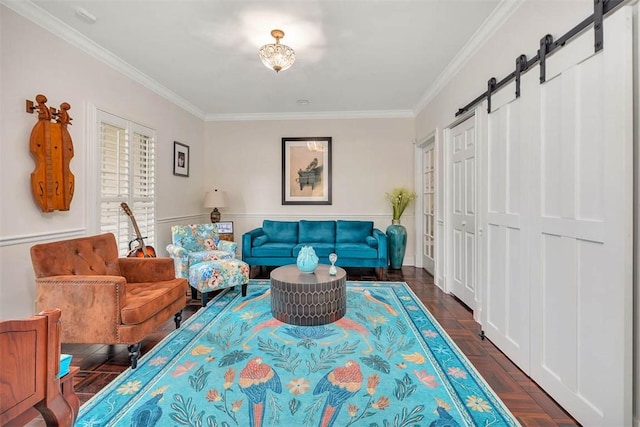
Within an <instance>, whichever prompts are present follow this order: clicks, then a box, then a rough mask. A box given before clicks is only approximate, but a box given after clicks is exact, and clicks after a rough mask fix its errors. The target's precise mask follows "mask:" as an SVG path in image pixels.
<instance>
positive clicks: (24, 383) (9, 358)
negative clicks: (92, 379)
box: [0, 309, 80, 427]
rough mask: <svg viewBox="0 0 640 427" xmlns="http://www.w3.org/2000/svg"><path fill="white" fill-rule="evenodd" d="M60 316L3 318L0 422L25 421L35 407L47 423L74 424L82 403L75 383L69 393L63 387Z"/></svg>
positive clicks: (45, 313)
mask: <svg viewBox="0 0 640 427" xmlns="http://www.w3.org/2000/svg"><path fill="white" fill-rule="evenodd" d="M60 316H61V312H60V310H59V309H51V310H46V311H43V312H41V313H40V314H38V315H36V316H32V317H29V318H26V319H18V320H5V321H2V322H0V360H1V361H2V369H0V425H2V426H5V425H24V423H25V422H26V421H28V420H30V419H31V417H32V416H33V415H35V414H37V413H35V414H33V415H29V412H30V411H31V412H33V411H32V408H35V409H37V410H38V412H40V414H41V415H42V417H43V418H44V421H45V423H46V425H47V426H64V427H69V426H73V422H74V420H75V418H76V415H77V413H78V408H79V406H80V403H79V400H78V398H77V396H76V395H75V393H74V392H73V384H71V385H70V386H69V389H68V391H67V393H66V394H67V396H66V397H65V396H64V395H63V394H62V392H61V388H60V379H59V378H58V374H59V372H60ZM25 415H26V417H25Z"/></svg>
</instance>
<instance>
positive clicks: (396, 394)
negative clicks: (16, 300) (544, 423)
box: [76, 280, 518, 427]
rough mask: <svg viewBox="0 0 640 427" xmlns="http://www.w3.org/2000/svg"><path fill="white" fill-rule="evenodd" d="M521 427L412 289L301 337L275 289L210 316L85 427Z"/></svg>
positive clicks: (226, 304)
mask: <svg viewBox="0 0 640 427" xmlns="http://www.w3.org/2000/svg"><path fill="white" fill-rule="evenodd" d="M263 425H264V426H292V427H294V426H295V427H299V426H305V427H306V426H340V427H343V426H370V427H374V426H380V427H383V426H384V427H386V426H434V427H435V426H452V427H453V426H505V425H508V426H513V425H518V422H517V421H516V419H515V418H514V417H513V415H512V414H511V413H510V412H509V411H508V410H507V409H506V408H505V406H504V405H503V403H502V402H501V401H500V400H499V399H498V397H497V396H496V395H495V394H494V393H493V391H492V390H491V389H490V388H489V386H488V385H487V384H486V383H485V381H484V380H483V379H482V378H481V377H480V375H479V374H478V373H477V372H476V370H475V369H474V368H473V366H472V365H471V363H470V362H469V361H468V360H467V359H466V357H465V356H464V355H463V354H462V353H461V352H460V350H459V349H458V348H457V347H456V346H455V344H454V343H453V342H452V341H451V339H450V338H449V336H448V335H447V334H446V333H445V332H444V330H443V329H442V328H441V327H440V325H438V323H437V322H436V321H435V319H434V318H433V317H432V315H431V314H430V313H429V312H428V311H427V309H426V308H425V307H424V305H423V304H422V303H421V302H420V300H419V299H418V298H417V297H416V295H415V294H414V293H413V292H412V291H411V289H410V288H409V287H408V286H407V285H406V284H405V283H393V282H347V315H346V316H345V317H344V318H342V319H341V320H339V321H338V322H335V323H332V324H329V325H324V326H307V327H302V326H293V325H287V324H284V323H282V322H280V321H278V320H276V319H274V318H273V317H272V315H271V311H270V292H269V281H268V280H252V281H251V283H250V284H249V294H248V295H247V297H246V298H242V297H241V296H240V294H239V292H238V289H236V290H234V291H227V292H224V293H222V294H219V295H218V296H217V297H216V298H214V299H213V300H212V301H210V302H209V305H208V306H207V307H206V308H204V309H201V310H199V311H198V312H197V313H195V314H194V315H193V316H192V317H191V318H189V319H188V320H187V321H186V322H185V323H184V324H183V326H182V327H181V328H180V329H178V330H176V331H174V332H172V333H171V334H170V335H168V336H167V337H166V338H165V339H164V340H163V341H161V342H160V343H158V344H157V345H156V346H155V347H154V348H153V350H152V351H151V352H149V353H148V354H146V355H145V356H144V357H143V358H142V359H141V360H140V362H139V364H138V368H137V369H135V370H131V369H128V370H127V371H125V372H123V373H122V374H121V375H120V376H119V377H118V378H117V379H116V380H115V381H113V382H112V383H111V384H109V385H108V386H107V387H106V388H104V389H103V390H102V391H101V392H100V393H98V394H97V395H96V396H94V397H93V398H92V399H91V400H89V401H88V402H87V403H85V404H84V405H83V406H82V407H81V409H80V413H79V416H78V420H77V422H76V426H80V427H85V426H92V427H95V426H136V427H138V426H196V427H199V426H208V427H215V426H220V427H223V426H241V427H245V426H263Z"/></svg>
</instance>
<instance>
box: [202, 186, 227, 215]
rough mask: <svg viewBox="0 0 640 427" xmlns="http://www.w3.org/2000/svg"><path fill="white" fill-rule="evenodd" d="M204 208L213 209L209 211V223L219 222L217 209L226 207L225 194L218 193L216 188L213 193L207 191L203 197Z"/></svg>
mask: <svg viewBox="0 0 640 427" xmlns="http://www.w3.org/2000/svg"><path fill="white" fill-rule="evenodd" d="M204 207H205V208H213V210H212V211H211V222H219V221H220V211H219V210H218V208H226V207H227V193H225V192H224V191H218V189H217V188H216V189H215V190H213V191H207V194H206V195H205V196H204Z"/></svg>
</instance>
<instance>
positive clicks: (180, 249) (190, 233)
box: [167, 224, 238, 279]
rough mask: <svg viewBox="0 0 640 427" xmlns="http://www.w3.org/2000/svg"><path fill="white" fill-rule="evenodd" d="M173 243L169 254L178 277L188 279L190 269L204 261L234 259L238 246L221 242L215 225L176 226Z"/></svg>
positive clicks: (172, 233)
mask: <svg viewBox="0 0 640 427" xmlns="http://www.w3.org/2000/svg"><path fill="white" fill-rule="evenodd" d="M171 238H172V241H173V243H170V244H169V245H167V252H169V255H170V256H171V258H173V262H174V264H175V267H176V277H179V278H184V279H188V278H189V267H191V266H192V265H194V264H198V263H201V262H204V261H214V260H221V259H234V258H235V257H236V250H237V249H238V244H237V243H235V242H228V241H226V240H220V237H219V236H218V228H217V226H216V225H215V224H190V225H174V226H173V227H171Z"/></svg>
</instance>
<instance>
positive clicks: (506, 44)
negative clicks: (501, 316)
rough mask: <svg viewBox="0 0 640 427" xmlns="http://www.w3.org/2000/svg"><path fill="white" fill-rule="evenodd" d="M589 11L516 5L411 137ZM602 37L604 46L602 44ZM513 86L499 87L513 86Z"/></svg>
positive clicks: (639, 160) (450, 118)
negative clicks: (514, 9)
mask: <svg viewBox="0 0 640 427" xmlns="http://www.w3.org/2000/svg"><path fill="white" fill-rule="evenodd" d="M634 10H635V15H636V16H637V15H638V4H636V5H634ZM592 13H593V3H592V2H591V1H581V0H580V1H543V0H540V1H526V2H524V3H523V4H522V6H521V7H520V8H518V9H517V10H516V11H515V12H514V13H513V15H512V16H511V17H510V18H509V20H508V22H506V23H505V24H504V25H503V26H502V27H501V28H499V29H498V30H497V31H496V32H495V33H494V35H493V36H492V37H491V38H490V39H489V40H488V42H487V43H486V44H485V45H484V46H482V47H481V48H479V49H478V50H477V52H476V54H475V55H473V56H470V57H469V58H468V59H467V62H466V64H465V65H464V66H463V67H462V68H461V69H460V70H459V72H457V73H455V75H453V76H451V78H450V80H449V81H448V83H447V84H446V85H445V86H444V87H443V88H442V90H441V91H440V92H438V94H437V95H436V96H435V97H434V98H433V99H431V100H430V102H429V103H428V104H427V105H426V106H425V107H424V108H423V109H422V110H421V111H420V112H419V113H418V115H417V117H416V138H417V139H418V140H420V139H422V138H424V137H425V136H426V135H428V134H430V133H431V132H433V131H434V130H435V129H437V128H446V127H447V126H448V125H450V124H451V123H453V122H454V121H455V112H456V111H457V110H458V109H459V108H461V107H463V106H465V105H466V104H467V103H468V102H470V101H471V100H473V99H474V98H476V97H477V96H478V95H480V94H482V93H483V92H485V90H486V88H487V80H488V79H489V78H491V77H496V78H497V79H498V80H500V79H502V78H503V77H505V76H506V75H507V74H509V73H510V72H512V71H513V70H514V69H515V59H516V57H517V56H519V55H520V54H525V55H527V57H528V58H531V57H533V56H534V55H535V54H536V52H537V49H538V47H539V41H540V39H541V38H542V37H543V36H544V35H545V34H547V33H549V34H551V35H553V36H554V38H558V37H560V36H562V35H564V34H565V33H566V32H567V31H568V30H569V29H571V28H573V27H574V26H575V25H576V24H577V23H579V22H580V21H582V20H583V19H584V18H586V17H588V16H589V15H591V14H592ZM637 25H638V19H636V21H635V30H634V31H636V33H635V43H636V46H635V51H636V54H637V57H636V70H635V84H636V89H637V90H636V99H635V107H636V123H635V141H634V146H635V150H636V164H635V183H636V188H635V197H636V202H635V208H636V211H635V218H636V220H635V251H636V252H635V255H634V256H635V260H636V261H635V263H636V266H635V283H634V292H635V308H634V310H635V330H634V337H635V339H634V343H635V346H634V348H635V350H634V352H635V354H634V360H635V366H634V370H635V372H634V373H633V375H634V378H635V386H634V406H635V411H634V414H635V417H634V423H635V426H637V427H640V315H639V314H638V312H639V311H640V290H639V286H640V285H639V284H640V267H638V265H640V253H639V252H640V251H639V250H638V248H640V236H639V235H638V227H639V224H638V221H640V219H639V218H638V217H639V212H640V208H639V201H638V199H640V177H639V173H638V167H640V149H638V147H639V141H640V131H639V130H638V123H640V110H639V109H638V99H640V87H639V86H640V85H639V84H638V82H639V81H640V78H639V77H638V73H639V71H638V70H640V59H638V58H640V36H639V35H638V30H637ZM606 46H607V41H606V39H605V41H604V48H605V49H606V48H607V47H606ZM529 72H530V73H539V68H538V67H537V66H536V67H534V68H533V69H532V70H531V71H529ZM512 88H513V84H512V85H511V86H510V87H508V88H506V89H504V90H513V89H512Z"/></svg>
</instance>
